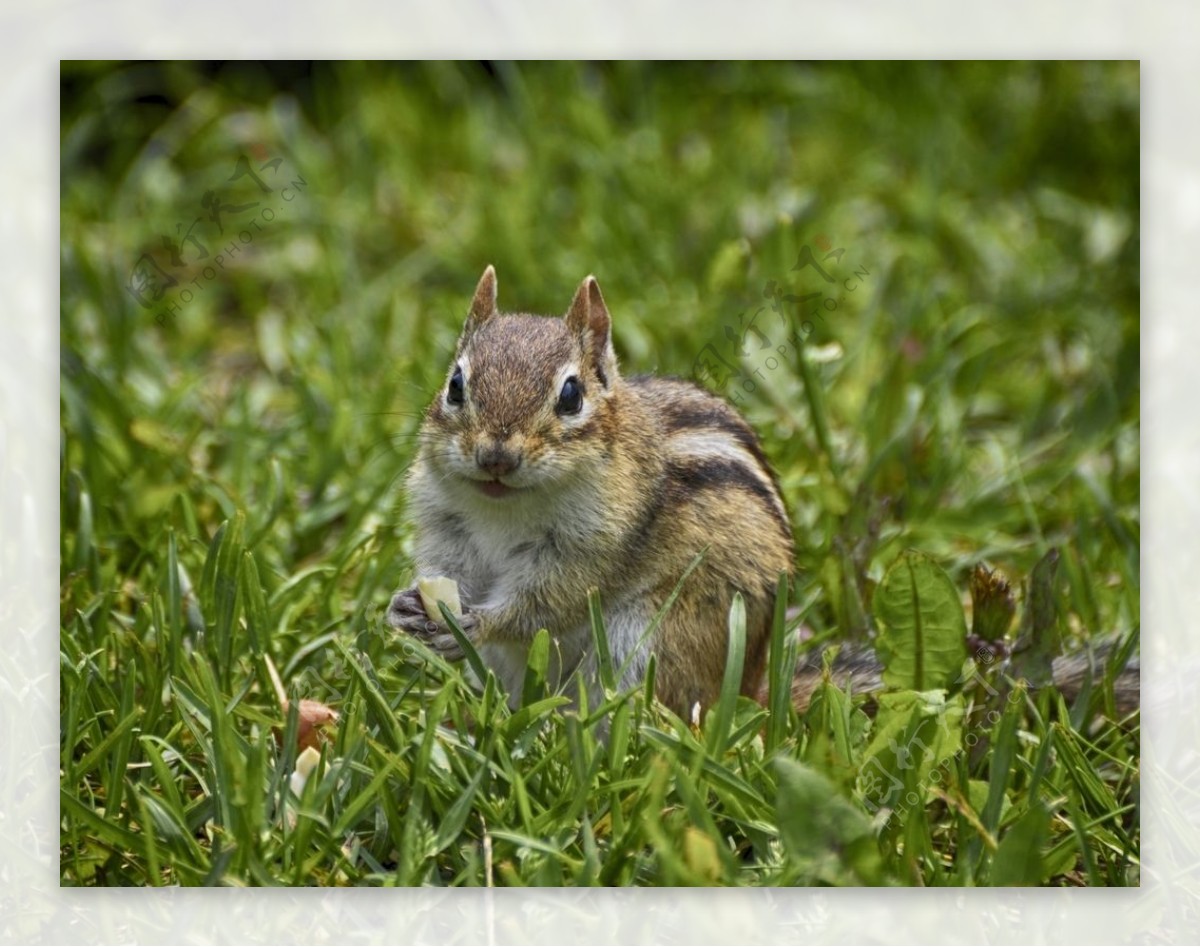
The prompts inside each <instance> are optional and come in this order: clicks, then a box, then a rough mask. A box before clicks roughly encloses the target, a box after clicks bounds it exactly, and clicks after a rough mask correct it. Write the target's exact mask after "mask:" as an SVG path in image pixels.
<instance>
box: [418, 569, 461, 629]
mask: <svg viewBox="0 0 1200 947" xmlns="http://www.w3.org/2000/svg"><path fill="white" fill-rule="evenodd" d="M417 591H418V592H420V593H421V604H422V605H424V606H425V614H426V615H428V616H429V617H430V618H432V619H433V620H434V621H441V620H442V613H441V611H440V610H439V609H438V607H437V603H438V602H445V603H446V607H447V608H448V609H450V614H451V615H453V616H454V617H455V618H462V602H460V601H459V598H458V583H457V582H455V581H454V580H453V579H451V578H448V577H447V576H444V575H434V576H429V577H428V578H424V579H417Z"/></svg>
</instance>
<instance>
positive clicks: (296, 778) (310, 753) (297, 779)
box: [289, 746, 321, 796]
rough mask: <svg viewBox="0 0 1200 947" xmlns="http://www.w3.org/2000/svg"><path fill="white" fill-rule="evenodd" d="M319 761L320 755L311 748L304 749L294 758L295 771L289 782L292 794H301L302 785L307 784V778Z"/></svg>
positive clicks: (302, 790)
mask: <svg viewBox="0 0 1200 947" xmlns="http://www.w3.org/2000/svg"><path fill="white" fill-rule="evenodd" d="M320 760H321V754H320V753H319V752H318V751H317V750H315V749H313V747H311V746H310V747H305V749H304V752H303V753H301V754H300V755H299V756H297V757H296V770H295V772H293V773H292V778H291V780H289V782H290V783H291V787H292V792H294V793H295V794H296V795H297V796H299V795H301V794H303V792H304V784H305V783H306V782H308V777H309V776H310V775H311V774H312V771H313V770H314V769H315V768H316V766H317V763H318V762H320Z"/></svg>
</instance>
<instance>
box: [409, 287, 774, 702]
mask: <svg viewBox="0 0 1200 947" xmlns="http://www.w3.org/2000/svg"><path fill="white" fill-rule="evenodd" d="M495 290H496V287H495V274H494V272H493V271H492V270H491V268H490V267H489V268H488V270H487V272H485V274H484V277H483V278H482V279H481V280H480V285H479V288H478V289H477V290H476V294H475V298H474V300H473V301H472V304H471V309H470V314H469V316H468V319H467V323H466V326H465V327H464V331H463V335H462V337H461V339H460V341H459V345H458V350H457V352H456V354H455V361H454V362H453V363H452V364H451V366H450V369H449V372H448V374H447V380H449V378H450V377H451V375H453V373H454V371H455V367H456V366H460V369H461V367H463V366H465V369H462V370H463V376H464V379H465V390H466V396H465V398H464V404H463V405H461V406H452V405H449V404H447V403H446V396H445V389H443V391H442V392H439V395H438V396H437V398H435V399H434V402H433V404H432V405H431V406H430V409H429V411H428V413H427V415H426V422H425V425H424V427H423V429H422V434H423V437H422V450H421V454H420V456H419V457H418V460H417V463H416V464H415V465H414V468H413V471H412V473H411V474H410V478H409V485H410V494H411V497H412V505H413V509H414V513H415V516H416V522H417V527H418V560H419V565H420V568H421V570H422V572H423V573H425V574H445V575H450V576H452V577H453V578H455V579H456V580H457V581H458V582H459V584H460V587H461V589H462V592H463V597H464V602H465V603H466V604H467V606H468V609H473V611H472V620H473V621H475V622H476V624H475V626H474V628H473V631H472V634H473V636H474V637H475V639H476V641H477V642H478V643H479V644H481V645H483V646H494V647H493V648H492V649H491V650H490V651H489V654H490V655H491V656H492V657H493V658H494V660H495V661H496V662H497V668H498V670H497V673H500V674H501V676H502V678H503V677H505V676H506V675H507V678H508V679H507V681H506V683H508V684H509V688H510V691H511V690H512V686H513V683H514V681H516V680H517V679H518V674H517V669H516V666H517V664H518V663H519V660H520V654H521V653H522V652H521V650H520V649H521V648H527V646H528V644H529V643H530V642H531V641H532V639H533V636H534V634H535V633H536V632H537V631H538V629H539V628H542V627H545V628H548V629H549V630H550V632H551V634H552V635H555V636H557V640H558V641H559V644H560V647H559V650H560V651H561V652H562V654H563V657H562V662H563V665H564V666H563V671H564V673H569V672H570V671H571V669H572V668H573V667H574V666H575V665H581V666H583V667H584V668H585V669H586V670H588V672H589V673H593V672H594V660H595V658H594V655H591V654H590V653H588V652H589V650H590V637H589V636H588V634H587V631H586V629H587V621H588V619H587V594H588V590H589V589H590V588H597V589H599V592H600V597H601V602H602V604H603V606H604V612H605V617H606V620H607V621H608V622H609V623H610V624H611V625H612V631H613V634H614V635H615V637H613V635H610V638H611V639H612V640H613V641H614V658H615V659H616V662H617V663H618V664H619V663H620V662H621V661H622V659H623V658H625V657H628V656H629V655H630V653H631V652H632V651H633V649H634V644H633V639H634V638H636V637H637V636H636V635H635V634H634V629H633V626H634V625H636V624H638V623H639V622H640V624H641V626H642V627H644V625H645V623H646V622H647V621H648V620H649V618H650V616H652V615H653V614H654V613H655V612H657V611H658V609H659V608H660V606H661V605H662V604H663V602H664V601H665V600H666V599H667V597H668V596H669V595H670V594H671V592H672V590H673V589H674V588H675V586H676V584H677V583H678V582H679V580H680V577H681V576H682V575H683V574H684V572H685V571H686V570H687V568H688V566H689V565H690V564H691V562H692V561H693V559H694V558H695V556H696V555H697V554H699V553H701V552H703V553H704V558H703V560H702V562H701V564H700V565H699V566H698V567H697V568H696V569H695V570H694V571H693V572H692V573H691V574H690V575H689V576H688V578H687V580H686V581H685V582H684V584H683V586H682V587H681V591H680V594H679V597H678V598H677V600H676V601H675V603H674V605H673V607H672V608H671V610H670V611H669V612H668V613H667V615H666V617H665V619H664V620H663V622H662V624H661V625H660V627H659V629H658V632H657V635H656V636H655V638H654V640H653V641H652V642H650V650H651V651H653V652H654V654H655V656H656V662H657V668H658V670H657V674H656V683H657V691H658V694H659V696H660V698H661V699H662V700H663V702H664V703H666V704H667V705H668V706H669V707H671V708H672V709H674V710H675V711H676V712H678V713H680V714H682V715H685V716H690V714H691V712H692V709H693V706H694V705H695V704H696V703H699V704H700V705H701V706H702V707H703V708H707V707H708V706H710V705H711V704H712V703H713V701H714V700H715V699H716V697H717V695H718V693H719V690H720V684H721V679H722V676H723V673H724V667H725V661H726V649H727V636H728V633H727V626H728V614H729V608H730V604H731V602H732V600H733V595H734V593H735V592H741V594H742V596H743V598H744V599H745V604H746V613H747V642H746V644H747V647H746V661H745V667H744V672H743V676H742V678H743V679H742V691H743V693H745V694H748V695H753V694H754V693H755V692H756V691H757V688H758V685H759V682H760V680H761V677H762V672H763V666H764V663H765V657H766V650H767V642H768V640H769V629H770V619H771V614H772V611H773V607H774V590H775V584H776V580H777V577H778V575H779V573H780V572H787V573H790V572H791V570H792V538H791V530H790V525H789V523H788V521H787V515H786V511H785V508H784V506H783V502H782V499H781V498H780V496H779V489H778V483H777V481H776V480H775V477H774V474H773V472H772V471H771V470H770V467H769V466H768V465H767V463H766V459H765V457H764V456H763V454H762V451H761V448H760V447H759V445H758V441H757V439H756V438H755V436H754V433H753V431H752V430H751V429H750V427H749V426H748V425H747V424H746V423H745V421H744V420H742V418H741V417H740V416H738V414H737V413H736V412H734V411H733V410H732V409H731V408H730V407H729V406H728V405H726V404H725V403H724V402H722V401H721V400H720V399H718V398H716V397H714V396H713V395H711V394H709V393H707V392H705V391H703V390H702V389H700V388H698V387H696V386H694V385H691V384H689V383H686V382H681V381H678V380H675V379H653V378H639V379H632V380H630V381H626V380H625V379H623V378H622V377H621V376H620V373H619V371H618V367H617V362H616V358H615V355H614V354H613V350H612V342H611V329H610V318H609V314H608V310H607V308H606V306H605V305H604V301H603V298H602V297H601V295H600V290H599V287H598V286H597V285H596V282H595V280H593V279H592V278H590V277H589V278H588V279H586V280H584V282H583V284H582V285H581V286H580V288H579V290H578V292H577V293H576V295H575V298H574V300H573V301H572V303H571V306H570V308H569V309H568V312H567V315H566V316H565V317H563V318H562V319H554V318H543V317H537V316H529V315H523V314H516V315H503V314H501V313H499V312H498V311H497V310H496V308H495V299H496V291H495ZM570 365H574V366H577V372H576V376H577V377H578V380H579V384H580V385H581V386H582V390H583V398H584V403H585V405H586V410H587V412H589V413H588V414H586V415H585V414H583V413H582V412H581V413H580V415H579V416H578V417H577V418H571V417H564V416H562V415H561V414H560V413H559V412H557V410H556V403H557V397H558V392H557V391H556V390H555V388H556V386H557V385H561V383H562V382H561V380H560V378H561V375H562V373H563V371H564V370H565V369H566V367H567V366H570ZM481 450H483V451H486V450H492V451H502V452H507V453H506V456H511V457H512V458H514V460H515V459H516V458H519V466H517V468H516V473H515V474H514V475H513V477H512V483H513V485H514V486H515V487H520V488H521V489H520V490H519V492H518V493H516V494H514V495H511V496H506V497H505V498H504V499H501V500H492V501H485V500H482V499H477V498H476V496H475V494H474V493H473V492H472V490H473V487H474V485H473V484H472V483H471V480H472V479H473V478H475V479H477V478H478V477H480V476H482V475H479V474H478V472H477V471H476V470H474V469H473V468H472V466H471V458H472V457H478V456H479V454H478V453H477V451H481ZM522 477H525V478H527V480H528V483H527V484H526V483H525V481H522V480H521V478H522ZM506 483H507V481H506ZM521 504H524V505H521ZM501 546H503V550H500V549H499V547H501ZM512 647H516V648H517V649H518V650H517V651H516V652H515V656H513V655H514V653H512V652H511V650H510V649H511V648H512ZM497 649H499V650H497ZM617 651H620V652H621V653H616V652H617ZM634 657H635V658H637V659H638V660H637V661H635V662H634V671H635V672H636V671H637V669H638V668H640V667H642V666H644V658H643V657H642V656H639V655H634ZM505 662H508V664H512V665H513V666H512V667H509V666H508V664H506V663H505ZM501 665H503V667H501ZM636 678H637V674H636V673H634V674H632V675H630V678H629V679H628V680H626V681H625V682H624V683H625V684H626V685H629V684H631V683H635V682H636Z"/></svg>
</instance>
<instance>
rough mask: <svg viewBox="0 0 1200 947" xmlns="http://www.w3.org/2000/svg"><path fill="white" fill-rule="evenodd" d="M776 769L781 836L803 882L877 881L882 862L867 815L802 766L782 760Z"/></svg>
mask: <svg viewBox="0 0 1200 947" xmlns="http://www.w3.org/2000/svg"><path fill="white" fill-rule="evenodd" d="M775 766H776V769H777V771H778V773H779V792H778V795H777V798H776V809H777V813H778V820H779V833H780V836H781V838H782V839H783V845H784V848H785V849H786V851H787V853H788V855H789V856H790V857H791V858H792V859H793V861H794V862H795V863H796V864H797V866H798V867H799V869H800V871H801V877H802V878H803V879H804V880H821V881H842V882H844V883H850V884H853V883H867V884H871V883H873V882H875V881H876V880H878V875H879V871H880V866H881V859H880V855H879V848H878V846H877V845H876V842H875V837H874V835H873V833H872V830H871V821H870V819H868V818H867V814H866V813H865V812H863V811H862V810H861V809H859V808H858V807H857V806H855V805H854V804H853V803H852V802H851V801H850V800H849V799H846V798H845V797H844V796H841V795H840V794H839V793H838V791H837V789H836V788H834V785H833V783H831V782H830V781H829V780H828V779H826V778H825V777H824V776H823V775H821V774H820V773H818V772H817V771H816V770H814V769H811V768H809V767H807V766H805V765H804V764H803V763H800V762H797V761H796V760H792V759H788V758H786V757H780V758H779V759H777V760H776V761H775Z"/></svg>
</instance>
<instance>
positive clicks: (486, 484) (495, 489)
mask: <svg viewBox="0 0 1200 947" xmlns="http://www.w3.org/2000/svg"><path fill="white" fill-rule="evenodd" d="M475 486H477V487H478V488H479V492H480V493H482V494H483V495H484V496H489V497H492V498H493V499H496V500H498V499H500V498H501V497H506V496H508V495H510V494H513V493H519V492H520V490H521V488H520V487H510V486H509V485H508V484H506V483H501V482H500V481H499V480H476V481H475Z"/></svg>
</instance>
